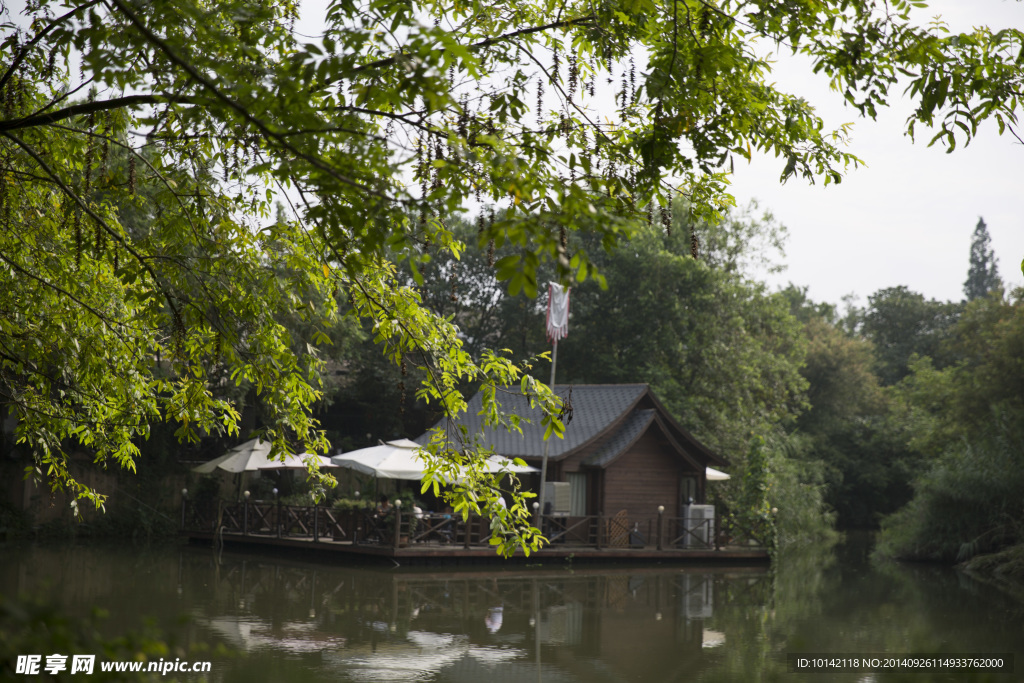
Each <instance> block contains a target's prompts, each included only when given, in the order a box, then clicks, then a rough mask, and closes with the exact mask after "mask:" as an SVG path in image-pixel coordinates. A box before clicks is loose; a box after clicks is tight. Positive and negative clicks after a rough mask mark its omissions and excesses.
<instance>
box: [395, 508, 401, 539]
mask: <svg viewBox="0 0 1024 683" xmlns="http://www.w3.org/2000/svg"><path fill="white" fill-rule="evenodd" d="M401 531H402V501H400V500H396V501H395V550H398V542H399V539H400V538H401V537H400V536H399V534H400V533H401Z"/></svg>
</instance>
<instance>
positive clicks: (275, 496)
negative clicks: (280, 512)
mask: <svg viewBox="0 0 1024 683" xmlns="http://www.w3.org/2000/svg"><path fill="white" fill-rule="evenodd" d="M274 498H277V489H274Z"/></svg>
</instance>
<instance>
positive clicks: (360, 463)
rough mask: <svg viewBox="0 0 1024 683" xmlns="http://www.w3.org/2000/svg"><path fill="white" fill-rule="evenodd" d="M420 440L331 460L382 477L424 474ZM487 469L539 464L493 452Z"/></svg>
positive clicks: (515, 468) (519, 468)
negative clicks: (526, 462) (524, 463)
mask: <svg viewBox="0 0 1024 683" xmlns="http://www.w3.org/2000/svg"><path fill="white" fill-rule="evenodd" d="M419 452H420V444H418V443H416V442H415V441H410V440H409V439H397V440H395V441H388V442H387V443H382V444H379V445H377V446H370V447H369V448H360V449H359V450H356V451H349V452H348V453H342V454H341V455H336V456H334V457H333V458H331V460H332V461H333V462H334V464H335V465H337V466H338V467H347V468H349V469H353V470H355V471H357V472H361V473H362V474H367V475H370V476H373V477H378V478H380V479H412V480H419V479H422V478H423V473H424V471H425V470H426V461H425V460H424V459H423V458H422V457H420V455H419ZM487 471H488V472H492V473H498V472H514V473H516V474H521V473H525V472H537V471H538V470H537V468H536V467H530V466H529V465H516V464H515V463H514V462H512V461H511V460H509V459H508V458H504V457H502V456H500V455H493V456H491V457H490V458H488V462H487Z"/></svg>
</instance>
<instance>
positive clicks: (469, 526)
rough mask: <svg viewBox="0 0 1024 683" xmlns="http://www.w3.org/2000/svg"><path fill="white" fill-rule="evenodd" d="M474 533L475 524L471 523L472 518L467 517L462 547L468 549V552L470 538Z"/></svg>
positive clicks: (463, 524) (464, 524) (463, 530)
mask: <svg viewBox="0 0 1024 683" xmlns="http://www.w3.org/2000/svg"><path fill="white" fill-rule="evenodd" d="M472 531H473V522H471V521H470V518H469V517H467V518H466V519H465V520H464V521H463V522H462V547H463V548H464V549H466V550H469V537H470V534H471V532H472Z"/></svg>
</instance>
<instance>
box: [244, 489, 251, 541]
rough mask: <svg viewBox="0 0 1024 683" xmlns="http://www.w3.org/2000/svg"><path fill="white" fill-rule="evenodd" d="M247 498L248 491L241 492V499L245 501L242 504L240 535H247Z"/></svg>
mask: <svg viewBox="0 0 1024 683" xmlns="http://www.w3.org/2000/svg"><path fill="white" fill-rule="evenodd" d="M249 496H250V493H249V491H248V490H246V491H243V492H242V497H243V498H245V501H243V503H242V535H243V536H248V535H249Z"/></svg>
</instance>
